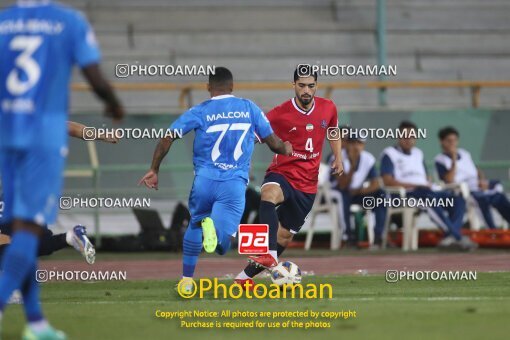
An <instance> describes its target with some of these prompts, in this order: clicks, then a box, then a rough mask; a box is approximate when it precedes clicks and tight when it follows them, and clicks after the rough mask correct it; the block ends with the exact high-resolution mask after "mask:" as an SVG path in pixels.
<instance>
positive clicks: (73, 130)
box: [67, 120, 119, 144]
mask: <svg viewBox="0 0 510 340" xmlns="http://www.w3.org/2000/svg"><path fill="white" fill-rule="evenodd" d="M85 128H86V126H85V125H83V124H81V123H77V122H72V121H70V120H69V121H67V131H68V134H69V136H71V137H74V138H79V139H82V140H85V138H83V131H84V130H85ZM96 139H97V140H102V141H104V142H107V143H113V144H115V143H117V142H118V141H119V139H118V138H117V137H115V136H113V137H111V138H110V137H106V136H98V137H97V138H96Z"/></svg>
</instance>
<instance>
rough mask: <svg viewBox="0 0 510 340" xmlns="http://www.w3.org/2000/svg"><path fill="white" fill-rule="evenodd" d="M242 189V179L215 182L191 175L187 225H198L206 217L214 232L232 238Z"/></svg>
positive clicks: (241, 207) (242, 198) (239, 214)
mask: <svg viewBox="0 0 510 340" xmlns="http://www.w3.org/2000/svg"><path fill="white" fill-rule="evenodd" d="M246 186H247V183H246V181H245V180H244V179H242V178H239V179H231V180H229V181H216V180H213V179H209V178H207V177H203V176H195V180H194V181H193V187H192V188H191V194H190V196H189V211H190V214H191V223H192V224H200V222H201V221H202V219H204V218H206V217H210V218H212V220H213V222H214V226H215V227H216V228H217V229H220V230H222V231H223V232H225V233H226V234H227V235H231V236H235V235H236V233H237V229H238V227H239V223H240V222H241V217H242V215H243V212H244V202H245V195H246Z"/></svg>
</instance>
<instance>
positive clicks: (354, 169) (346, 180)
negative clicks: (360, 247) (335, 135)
mask: <svg viewBox="0 0 510 340" xmlns="http://www.w3.org/2000/svg"><path fill="white" fill-rule="evenodd" d="M346 135H347V138H346V139H344V140H343V143H344V144H343V145H345V148H344V149H343V150H342V159H343V164H344V171H345V173H344V175H343V176H340V177H338V176H333V175H331V176H330V183H331V189H333V192H332V197H334V198H335V200H336V201H337V208H338V215H339V217H340V223H342V224H343V226H344V227H345V229H344V230H345V234H346V236H347V241H348V243H350V244H355V243H357V238H356V235H355V232H354V228H352V227H351V219H350V207H351V205H352V204H358V205H361V206H363V199H364V198H365V197H384V196H385V193H384V191H382V190H381V188H380V186H379V180H378V178H379V176H378V174H377V169H376V159H375V157H374V156H373V155H372V154H371V153H370V152H368V151H366V150H365V139H363V138H358V136H356V135H354V134H346ZM331 160H332V155H331V156H330V159H329V160H328V163H331ZM365 183H368V186H364V184H365ZM372 210H373V212H374V216H375V228H374V245H375V246H381V245H382V233H383V231H384V223H385V220H386V213H387V209H386V207H384V206H383V205H381V206H378V207H375V208H374V209H372Z"/></svg>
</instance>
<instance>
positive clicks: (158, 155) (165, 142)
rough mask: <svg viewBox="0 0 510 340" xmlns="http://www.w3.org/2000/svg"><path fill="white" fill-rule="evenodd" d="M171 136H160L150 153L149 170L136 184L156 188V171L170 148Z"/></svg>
mask: <svg viewBox="0 0 510 340" xmlns="http://www.w3.org/2000/svg"><path fill="white" fill-rule="evenodd" d="M173 141H174V140H173V138H170V137H167V138H161V139H160V140H159V143H158V145H157V146H156V149H155V150H154V153H153V155H152V163H151V168H150V170H149V171H148V172H147V173H146V174H145V176H143V177H142V179H141V180H140V181H139V182H138V185H142V184H145V186H146V187H147V188H149V189H156V190H158V173H159V167H160V166H161V162H163V159H164V158H165V156H166V154H167V153H168V151H169V150H170V147H171V146H172V143H173Z"/></svg>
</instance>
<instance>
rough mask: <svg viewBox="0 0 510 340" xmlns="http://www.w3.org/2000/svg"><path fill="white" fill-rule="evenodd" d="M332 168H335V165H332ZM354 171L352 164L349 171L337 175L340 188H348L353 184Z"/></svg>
mask: <svg viewBox="0 0 510 340" xmlns="http://www.w3.org/2000/svg"><path fill="white" fill-rule="evenodd" d="M332 164H333V163H332ZM332 168H333V166H332ZM354 172H355V171H354V167H353V166H351V168H350V169H349V172H346V173H344V174H343V176H338V177H337V183H338V187H339V188H340V190H346V189H347V188H349V185H350V184H351V181H352V176H353V175H354Z"/></svg>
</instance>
